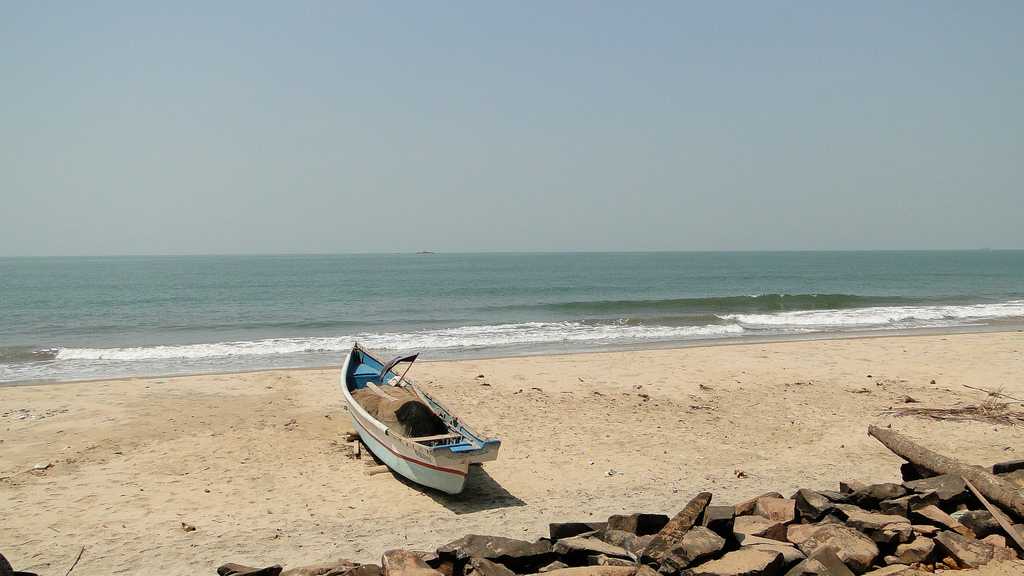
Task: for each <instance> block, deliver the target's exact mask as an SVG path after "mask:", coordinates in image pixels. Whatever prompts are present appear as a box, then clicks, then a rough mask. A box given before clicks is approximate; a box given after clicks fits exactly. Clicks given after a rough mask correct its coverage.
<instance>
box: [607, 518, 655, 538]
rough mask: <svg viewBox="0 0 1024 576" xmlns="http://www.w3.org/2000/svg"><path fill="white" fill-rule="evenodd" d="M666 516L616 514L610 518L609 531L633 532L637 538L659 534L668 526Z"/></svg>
mask: <svg viewBox="0 0 1024 576" xmlns="http://www.w3.org/2000/svg"><path fill="white" fill-rule="evenodd" d="M668 520H669V518H668V516H666V515H664V514H639V513H638V514H615V515H613V516H609V517H608V523H607V529H608V530H622V531H624V532H632V533H633V534H636V535H637V536H646V535H648V534H657V533H658V532H660V531H661V529H662V528H664V527H665V525H666V524H668Z"/></svg>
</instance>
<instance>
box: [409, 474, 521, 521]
mask: <svg viewBox="0 0 1024 576" xmlns="http://www.w3.org/2000/svg"><path fill="white" fill-rule="evenodd" d="M391 475H392V476H393V477H394V478H396V479H397V480H398V481H400V482H402V483H403V484H405V485H406V486H409V487H410V488H414V489H416V490H417V491H419V492H422V493H423V494H425V495H426V496H429V497H430V498H431V499H432V500H433V501H434V502H437V503H438V504H440V505H442V506H444V507H445V508H447V509H448V510H451V511H452V512H454V513H455V514H472V513H473V512H482V511H484V510H495V509H498V508H515V507H517V506H526V502H523V501H522V500H520V499H519V498H518V497H516V496H515V495H513V494H512V493H511V492H509V491H508V490H506V489H505V488H504V487H503V486H502V485H501V484H499V483H498V481H497V480H495V479H494V478H493V477H491V475H490V474H488V472H487V470H486V469H485V468H484V467H483V466H470V467H469V478H467V479H466V487H465V488H463V490H462V493H461V494H445V493H444V492H441V491H438V490H434V489H433V488H427V487H425V486H421V485H419V484H417V483H415V482H413V481H411V480H408V479H407V478H404V477H403V476H402V475H401V474H395V473H394V472H391Z"/></svg>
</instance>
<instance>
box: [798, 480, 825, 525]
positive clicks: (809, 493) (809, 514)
mask: <svg viewBox="0 0 1024 576" xmlns="http://www.w3.org/2000/svg"><path fill="white" fill-rule="evenodd" d="M793 501H794V502H796V509H797V511H798V512H799V513H800V518H801V519H805V520H810V521H812V522H815V521H817V520H819V519H820V518H821V517H822V516H824V515H825V514H828V512H829V510H831V509H832V501H831V500H829V499H828V497H827V496H825V495H824V494H822V493H820V492H815V491H814V490H808V489H807V488H801V489H799V490H797V491H796V494H793Z"/></svg>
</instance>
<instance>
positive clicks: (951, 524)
mask: <svg viewBox="0 0 1024 576" xmlns="http://www.w3.org/2000/svg"><path fill="white" fill-rule="evenodd" d="M910 517H911V518H914V519H916V520H922V519H923V520H924V521H925V522H927V523H928V524H933V525H936V526H941V527H943V528H947V529H949V530H953V531H954V532H957V533H958V534H960V535H961V536H967V537H968V538H973V537H974V532H972V531H971V529H970V528H968V527H966V526H964V525H963V524H961V523H959V522H957V521H956V520H955V519H954V518H953V517H952V516H950V515H949V514H946V513H945V512H943V511H942V510H940V509H939V507H938V506H925V507H923V508H918V509H917V510H914V511H913V512H911V513H910Z"/></svg>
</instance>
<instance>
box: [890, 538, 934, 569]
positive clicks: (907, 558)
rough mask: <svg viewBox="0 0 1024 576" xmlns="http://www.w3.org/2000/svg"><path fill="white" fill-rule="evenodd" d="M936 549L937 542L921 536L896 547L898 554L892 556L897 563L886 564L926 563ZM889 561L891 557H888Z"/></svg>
mask: <svg viewBox="0 0 1024 576" xmlns="http://www.w3.org/2000/svg"><path fill="white" fill-rule="evenodd" d="M934 549H935V542H933V541H932V539H931V538H925V537H923V536H919V537H917V538H914V539H913V540H911V541H910V542H907V543H905V544H899V545H898V546H896V552H895V553H893V554H892V556H891V557H892V558H895V561H893V562H889V561H888V560H887V561H886V564H915V563H918V562H924V561H925V560H926V559H927V558H928V557H929V556H930V555H931V553H932V551H933V550H934ZM886 558H887V559H888V558H890V556H887V557H886Z"/></svg>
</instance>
